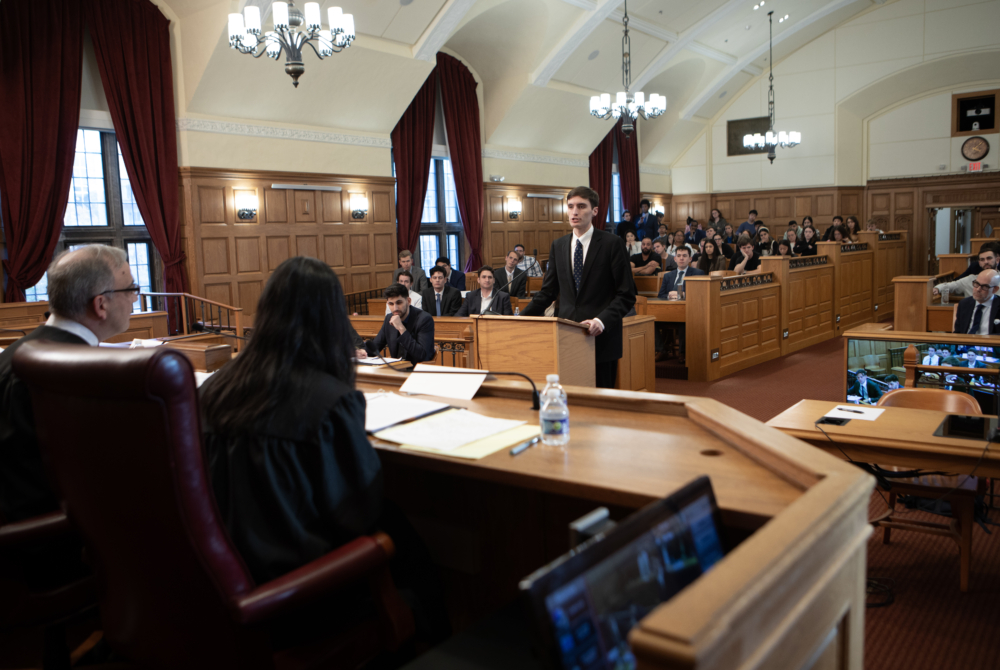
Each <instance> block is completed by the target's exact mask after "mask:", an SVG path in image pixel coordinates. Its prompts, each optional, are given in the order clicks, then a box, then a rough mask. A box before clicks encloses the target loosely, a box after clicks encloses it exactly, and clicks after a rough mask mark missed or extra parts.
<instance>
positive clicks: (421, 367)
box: [399, 363, 486, 400]
mask: <svg viewBox="0 0 1000 670" xmlns="http://www.w3.org/2000/svg"><path fill="white" fill-rule="evenodd" d="M421 373H424V374H421ZM485 380H486V373H485V372H484V371H482V370H474V369H472V368H446V367H442V366H440V365H427V364H426V363H420V364H418V365H417V367H416V368H415V369H414V370H413V372H412V373H410V376H409V378H408V379H407V380H406V382H405V383H404V384H403V385H402V386H401V387H400V389H399V391H400V393H409V394H412V395H436V396H440V397H442V398H455V399H457V400H472V398H473V397H474V396H475V395H476V391H478V390H479V387H480V386H482V385H483V382H484V381H485Z"/></svg>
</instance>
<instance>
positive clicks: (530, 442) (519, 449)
mask: <svg viewBox="0 0 1000 670" xmlns="http://www.w3.org/2000/svg"><path fill="white" fill-rule="evenodd" d="M540 439H542V436H541V435H536V436H535V437H533V438H531V439H530V440H528V441H527V442H522V443H521V444H519V445H517V446H516V447H514V448H513V449H511V450H510V455H511V456H517V455H518V454H519V453H521V452H522V451H526V450H527V449H528V447H530V446H531V445H533V444H535V443H536V442H538V441H539V440H540Z"/></svg>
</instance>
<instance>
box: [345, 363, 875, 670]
mask: <svg viewBox="0 0 1000 670" xmlns="http://www.w3.org/2000/svg"><path fill="white" fill-rule="evenodd" d="M405 378H406V377H405V375H402V374H399V373H396V372H394V371H391V370H385V369H381V370H372V369H368V368H359V372H358V387H359V388H361V389H363V390H365V391H375V390H378V389H384V390H387V391H391V390H394V389H396V388H398V386H399V385H401V384H402V382H403V381H404V380H405ZM567 392H568V395H569V406H570V425H571V427H570V435H571V439H570V442H569V444H568V445H567V447H566V448H565V450H560V449H558V448H549V447H544V446H536V447H533V448H532V449H529V450H528V451H526V452H525V453H523V454H521V455H519V456H518V457H516V458H512V457H511V456H510V455H509V454H508V453H507V451H506V450H503V451H500V452H497V453H494V454H492V455H490V456H487V457H486V458H483V459H481V460H466V459H458V458H449V457H447V456H443V455H440V456H439V455H435V454H428V453H422V452H415V451H410V450H405V449H401V448H398V447H396V446H394V445H391V444H388V443H381V442H379V441H377V440H373V444H374V445H375V446H376V449H378V451H379V458H380V460H381V462H382V465H383V469H384V472H385V490H386V492H387V496H388V497H389V498H391V499H392V500H393V501H394V502H396V503H397V504H399V505H400V506H401V508H402V509H404V510H405V511H406V513H407V516H408V518H409V519H410V520H411V521H412V523H413V525H414V527H415V528H416V529H417V531H418V533H419V534H420V535H421V537H422V538H423V539H424V541H425V542H426V544H427V545H428V547H429V549H430V551H431V554H432V556H433V557H434V559H435V561H436V563H437V564H438V565H439V566H440V568H441V569H442V571H443V575H444V578H445V583H446V595H447V601H448V607H449V612H450V613H451V616H452V621H453V623H454V624H455V628H456V630H459V631H460V630H462V629H463V628H465V627H466V626H468V625H470V624H472V623H473V622H476V621H479V620H482V619H483V618H484V617H485V616H486V615H488V614H489V613H490V612H493V611H495V610H496V609H497V608H499V607H501V606H502V605H504V604H505V603H509V602H511V601H513V600H514V599H515V598H516V597H517V585H518V582H519V580H521V579H523V578H524V577H525V576H527V575H528V574H530V573H531V572H532V571H534V570H535V569H537V568H539V567H540V566H542V565H544V564H546V563H547V562H549V561H551V560H552V559H554V558H556V557H557V556H559V555H561V554H563V553H564V552H565V551H567V550H568V548H569V546H568V537H567V535H568V533H567V524H568V523H569V522H570V521H571V520H573V519H575V518H578V517H579V516H581V515H583V514H585V513H587V512H589V511H591V510H593V509H594V508H596V507H598V506H606V507H608V508H609V509H610V510H611V514H612V517H613V518H614V519H622V518H624V517H625V516H627V515H628V514H630V513H632V512H633V511H635V510H637V509H639V508H641V507H642V506H644V505H646V504H649V503H651V502H653V501H655V500H657V499H659V498H662V497H664V496H665V495H668V494H670V493H671V492H673V491H675V490H677V489H678V488H679V487H681V486H682V485H683V484H685V483H687V482H688V481H690V480H692V479H694V478H695V477H697V476H699V475H702V474H707V475H708V476H709V477H710V478H711V480H712V484H713V486H714V489H715V492H716V496H717V497H718V500H719V504H720V507H721V509H722V520H723V525H724V533H725V535H726V536H727V538H728V539H729V540H730V542H731V543H733V544H738V546H736V547H735V548H734V549H733V550H732V551H731V552H730V553H729V555H728V556H727V557H726V558H725V559H723V560H722V561H721V562H720V563H718V564H717V565H716V566H715V567H714V568H713V569H712V570H711V571H710V572H708V573H706V574H705V575H703V576H702V577H700V578H699V579H698V580H696V581H695V582H694V583H693V584H691V585H690V586H688V587H687V588H685V589H684V590H683V591H681V592H680V593H678V594H677V595H676V596H674V597H673V598H672V599H671V600H669V601H668V602H666V603H664V604H663V605H661V606H659V607H658V608H656V609H655V610H654V611H653V612H651V613H650V614H648V615H647V616H645V617H644V618H643V619H642V620H641V621H640V622H639V624H638V625H637V626H636V627H634V628H633V629H632V631H631V633H630V635H629V641H630V644H631V646H632V649H633V651H634V652H635V654H636V657H637V659H638V662H639V667H640V668H646V669H654V668H656V669H659V668H663V669H666V668H671V669H677V668H691V669H699V670H701V669H709V668H712V669H715V668H718V669H720V670H721V669H723V668H727V669H728V668H738V667H739V668H750V667H754V668H773V669H783V668H789V669H791V668H795V669H799V668H823V669H831V668H852V669H860V668H861V667H862V666H863V646H864V640H863V637H864V616H865V575H866V541H867V538H868V536H869V534H870V533H871V527H870V526H869V525H868V522H867V511H868V501H869V496H870V495H871V491H872V488H873V485H874V481H873V480H872V478H871V477H870V476H868V475H866V474H864V473H863V472H862V471H861V470H860V469H858V468H856V467H854V466H853V465H850V464H848V463H844V462H842V461H841V460H839V459H837V458H835V457H833V456H830V455H828V454H825V453H823V452H821V451H819V450H816V449H813V448H811V447H808V446H807V445H805V444H804V443H803V442H800V441H799V440H796V439H794V438H790V437H788V436H786V435H782V434H781V433H779V432H778V431H775V430H772V429H768V428H766V427H765V426H764V425H763V424H761V423H760V422H758V421H756V420H754V419H751V418H749V417H747V416H745V415H743V414H741V413H740V412H737V411H735V410H733V409H731V408H729V407H726V406H724V405H722V404H720V403H718V402H716V401H714V400H711V399H709V398H689V397H680V396H671V395H664V394H655V395H654V394H649V393H628V392H609V391H603V390H598V389H584V388H579V387H572V386H570V387H568V388H567ZM445 402H449V403H450V404H453V405H455V406H459V407H463V408H467V409H470V410H472V411H475V412H479V413H482V414H485V415H488V416H493V417H503V418H510V419H520V420H524V421H528V422H535V421H537V420H538V413H537V412H536V411H533V410H531V409H530V406H531V403H530V387H529V386H528V385H527V384H526V383H523V382H507V381H492V380H487V381H486V382H485V383H484V384H483V387H482V388H481V389H480V391H479V392H478V393H477V395H476V397H475V398H474V399H473V400H471V401H454V400H445Z"/></svg>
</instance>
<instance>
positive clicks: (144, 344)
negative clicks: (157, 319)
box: [129, 337, 163, 349]
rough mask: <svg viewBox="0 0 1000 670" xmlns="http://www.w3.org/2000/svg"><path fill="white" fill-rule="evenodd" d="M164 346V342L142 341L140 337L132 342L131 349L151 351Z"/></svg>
mask: <svg viewBox="0 0 1000 670" xmlns="http://www.w3.org/2000/svg"><path fill="white" fill-rule="evenodd" d="M160 346H163V340H140V339H139V338H138V337H137V338H135V339H134V340H132V343H131V344H130V345H129V349H151V348H153V347H160Z"/></svg>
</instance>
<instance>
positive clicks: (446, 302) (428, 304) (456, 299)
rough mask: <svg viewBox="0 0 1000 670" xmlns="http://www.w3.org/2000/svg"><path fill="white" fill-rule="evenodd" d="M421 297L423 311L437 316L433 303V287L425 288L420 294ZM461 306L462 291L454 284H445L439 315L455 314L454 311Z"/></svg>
mask: <svg viewBox="0 0 1000 670" xmlns="http://www.w3.org/2000/svg"><path fill="white" fill-rule="evenodd" d="M420 297H421V298H423V305H424V311H425V312H427V313H428V314H430V315H431V316H437V307H436V305H435V304H434V303H435V300H434V287H433V286H431V287H430V288H428V289H426V290H425V291H424V292H423V293H421V294H420ZM461 306H462V292H461V291H459V290H458V289H457V288H455V287H454V286H445V287H444V291H443V292H442V295H441V316H455V312H457V311H458V309H459V308H460V307H461Z"/></svg>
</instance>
